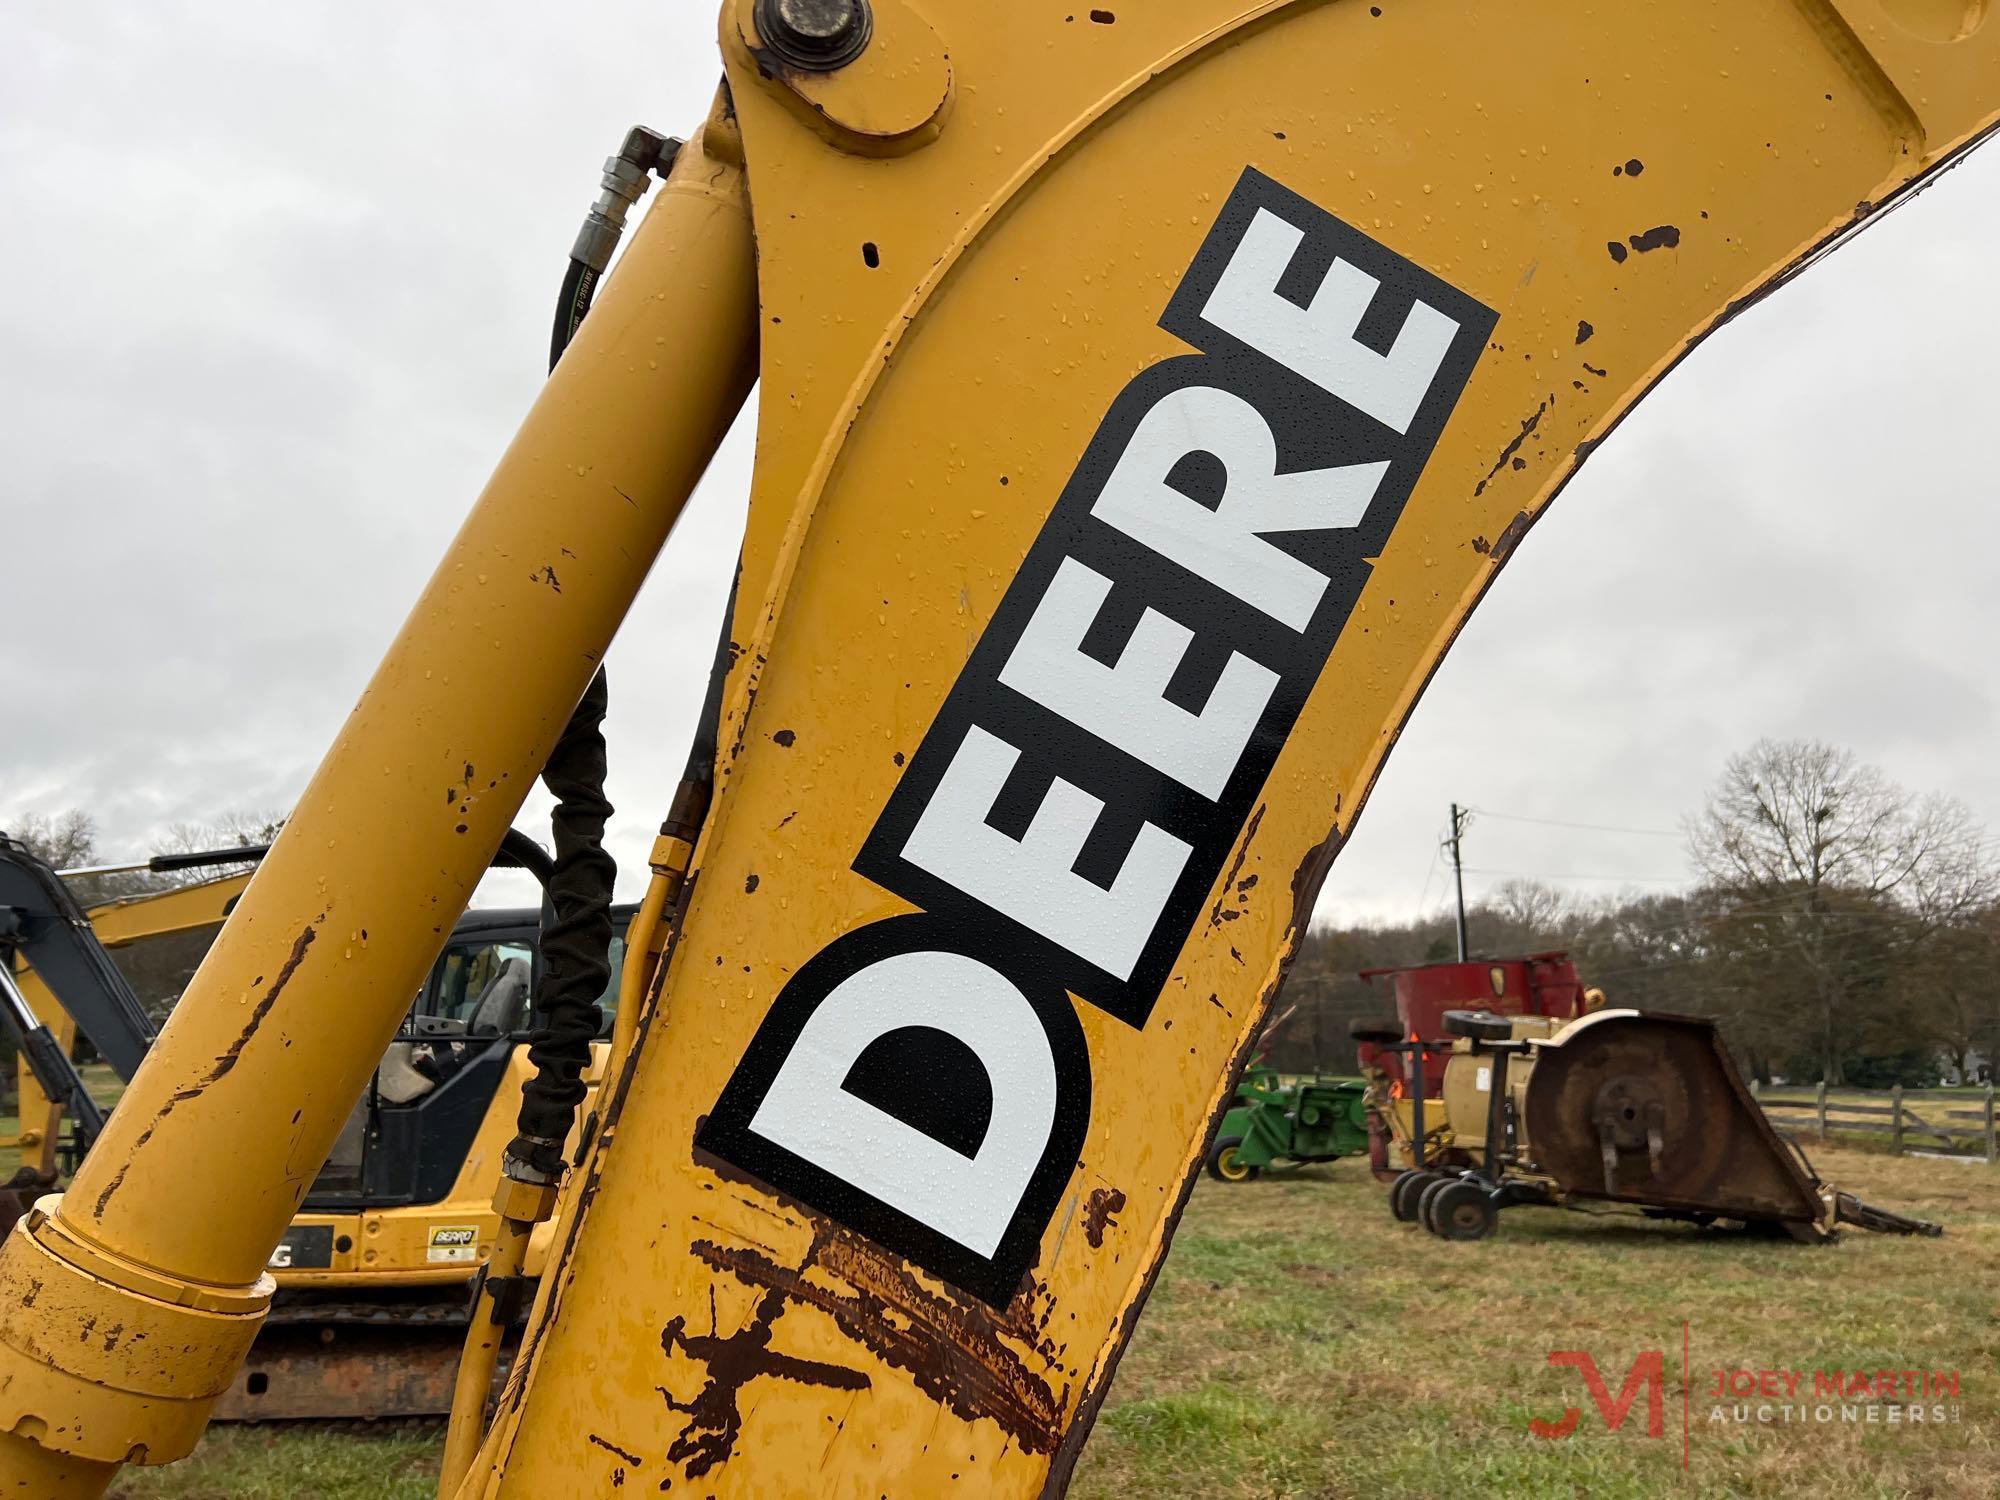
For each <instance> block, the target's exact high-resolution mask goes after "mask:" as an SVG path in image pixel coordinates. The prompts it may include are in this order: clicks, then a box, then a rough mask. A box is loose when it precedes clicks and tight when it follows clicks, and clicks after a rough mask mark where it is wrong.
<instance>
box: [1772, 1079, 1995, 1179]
mask: <svg viewBox="0 0 2000 1500" xmlns="http://www.w3.org/2000/svg"><path fill="white" fill-rule="evenodd" d="M1750 1093H1751V1096H1752V1097H1753V1098H1755V1099H1756V1100H1757V1102H1758V1103H1759V1104H1761V1105H1762V1106H1763V1107H1764V1113H1765V1114H1767V1115H1769V1116H1770V1117H1771V1123H1772V1124H1774V1125H1777V1126H1779V1127H1781V1128H1783V1129H1786V1130H1791V1131H1795V1132H1801V1133H1803V1132H1805V1131H1807V1130H1810V1131H1811V1132H1812V1133H1813V1134H1814V1135H1816V1136H1817V1137H1818V1138H1819V1139H1820V1140H1821V1141H1826V1140H1828V1139H1829V1138H1830V1136H1829V1133H1831V1135H1832V1136H1841V1135H1886V1136H1887V1137H1889V1149H1890V1150H1891V1151H1893V1152H1894V1153H1895V1154H1896V1155H1898V1156H1901V1155H1902V1154H1903V1153H1904V1152H1905V1151H1908V1150H1919V1151H1930V1152H1935V1153H1937V1154H1939V1155H1943V1156H1974V1157H1977V1156H1983V1157H1984V1158H1985V1159H1986V1163H1987V1165H1988V1166H1991V1165H1993V1164H1994V1162H1995V1161H1996V1160H2000V1149H1996V1148H2000V1138H1996V1136H1995V1132H1994V1108H1993V1085H1992V1084H1990V1083H1989V1084H1987V1085H1986V1086H1985V1087H1984V1089H1905V1088H1904V1087H1903V1086H1902V1085H1901V1084H1898V1085H1896V1087H1894V1088H1892V1089H1834V1090H1831V1091H1829V1090H1828V1089H1827V1086H1826V1085H1825V1084H1823V1083H1822V1084H1820V1085H1818V1086H1817V1087H1816V1088H1814V1090H1813V1091H1812V1093H1811V1095H1810V1096H1806V1095H1802V1094H1800V1093H1798V1092H1797V1091H1794V1090H1791V1089H1787V1088H1785V1087H1784V1086H1783V1085H1776V1086H1773V1087H1771V1088H1762V1087H1760V1086H1759V1085H1757V1084H1756V1083H1752V1084H1751V1085H1750ZM1857 1117H1858V1118H1857Z"/></svg>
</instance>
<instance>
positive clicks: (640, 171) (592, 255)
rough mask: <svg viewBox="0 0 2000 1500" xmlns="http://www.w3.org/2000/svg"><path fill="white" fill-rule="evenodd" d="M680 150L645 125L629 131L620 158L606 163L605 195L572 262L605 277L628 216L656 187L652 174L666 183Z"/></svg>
mask: <svg viewBox="0 0 2000 1500" xmlns="http://www.w3.org/2000/svg"><path fill="white" fill-rule="evenodd" d="M680 149H681V143H680V141H678V140H676V139H675V138H674V137H672V136H665V135H661V134H660V133H659V132H658V131H657V130H648V129H647V128H646V127H645V126H644V125H634V126H633V127H632V128H631V129H630V130H629V131H627V132H626V134H625V144H624V145H622V146H620V147H619V148H618V154H617V155H616V156H607V157H606V158H605V159H604V176H603V177H602V178H601V179H600V184H601V187H602V191H601V192H599V194H598V195H597V202H596V203H595V204H593V205H592V206H591V210H590V212H589V213H588V214H586V215H585V216H584V220H583V228H581V229H579V230H578V231H577V233H576V243H575V244H574V245H573V246H571V247H570V252H569V258H570V259H571V260H573V261H576V262H578V263H579V264H581V265H584V266H587V267H589V268H590V269H591V270H592V271H595V272H597V273H598V274H599V275H602V274H603V273H604V268H605V267H606V266H608V265H610V264H611V253H612V251H614V250H616V249H617V248H618V241H619V238H620V237H621V236H622V235H623V234H624V233H625V215H626V214H627V213H629V212H630V211H631V209H632V206H633V205H634V204H636V203H637V202H638V201H639V200H640V199H641V198H643V197H645V196H646V189H647V188H648V187H650V186H651V185H652V183H651V174H653V173H655V172H657V173H658V174H659V175H660V177H661V179H662V180H664V179H665V177H666V175H667V173H668V171H669V170H671V169H672V167H673V164H674V157H675V156H676V155H677V154H679V152H680Z"/></svg>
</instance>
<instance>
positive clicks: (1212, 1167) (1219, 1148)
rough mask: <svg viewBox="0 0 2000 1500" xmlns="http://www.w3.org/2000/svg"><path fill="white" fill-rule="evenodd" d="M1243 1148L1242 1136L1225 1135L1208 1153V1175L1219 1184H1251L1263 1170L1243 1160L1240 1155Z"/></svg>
mask: <svg viewBox="0 0 2000 1500" xmlns="http://www.w3.org/2000/svg"><path fill="white" fill-rule="evenodd" d="M1242 1148H1243V1137H1242V1136H1240V1135H1225V1136H1224V1137H1223V1138H1222V1139H1221V1140H1219V1141H1217V1142H1216V1143H1215V1149H1214V1150H1213V1151H1211V1152H1209V1153H1208V1175H1209V1176H1211V1177H1213V1178H1214V1179H1215V1180H1216V1181H1217V1182H1249V1181H1250V1180H1251V1179H1252V1178H1254V1177H1255V1176H1256V1175H1257V1173H1258V1172H1259V1171H1260V1170H1261V1169H1260V1168H1258V1167H1253V1166H1252V1165H1251V1164H1250V1163H1249V1162H1247V1161H1245V1160H1243V1158H1242V1156H1240V1155H1239V1154H1238V1153H1239V1152H1240V1151H1241V1150H1242Z"/></svg>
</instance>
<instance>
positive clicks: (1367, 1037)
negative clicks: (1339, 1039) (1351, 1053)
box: [1347, 1016, 1403, 1046]
mask: <svg viewBox="0 0 2000 1500" xmlns="http://www.w3.org/2000/svg"><path fill="white" fill-rule="evenodd" d="M1347 1034H1348V1036H1350V1037H1351V1038H1353V1039H1354V1040H1355V1041H1357V1042H1374V1043H1375V1044H1376V1045H1377V1046H1391V1045H1394V1044H1395V1043H1397V1042H1400V1041H1402V1040H1403V1023H1402V1022H1401V1021H1399V1020H1397V1019H1396V1018H1395V1017H1394V1016H1382V1017H1377V1018H1376V1019H1374V1020H1370V1019H1368V1018H1367V1017H1365V1016H1363V1017H1357V1018H1356V1019H1354V1020H1352V1021H1349V1022H1348V1023H1347Z"/></svg>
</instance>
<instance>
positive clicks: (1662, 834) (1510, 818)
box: [1473, 807, 1683, 839]
mask: <svg viewBox="0 0 2000 1500" xmlns="http://www.w3.org/2000/svg"><path fill="white" fill-rule="evenodd" d="M1473 811H1474V812H1476V813H1478V814H1479V815H1480V816H1481V817H1482V818H1498V819H1499V820H1500V821H1501V822H1503V823H1539V824H1541V825H1542V826H1544V827H1546V828H1581V829H1584V830H1587V831H1588V832H1591V833H1637V834H1644V835H1646V836H1647V837H1649V838H1660V839H1677V838H1681V837H1683V834H1682V833H1681V831H1680V830H1679V829H1677V828H1630V827H1625V826H1621V825H1619V824H1616V823H1575V822H1571V821H1570V820H1569V819H1567V818H1531V817H1529V816H1528V815H1527V814H1526V813H1503V812H1495V811H1493V809H1492V808H1490V807H1477V808H1474V809H1473Z"/></svg>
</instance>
